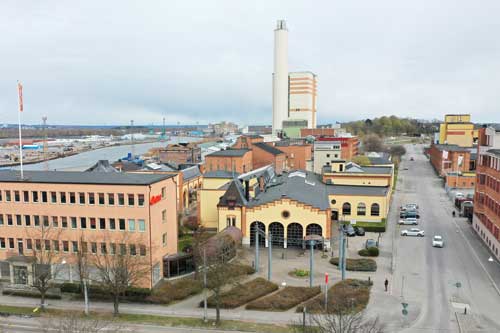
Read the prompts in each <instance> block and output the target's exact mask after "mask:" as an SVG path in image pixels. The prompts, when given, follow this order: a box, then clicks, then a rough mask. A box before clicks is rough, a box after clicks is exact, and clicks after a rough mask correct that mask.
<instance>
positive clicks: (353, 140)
mask: <svg viewBox="0 0 500 333" xmlns="http://www.w3.org/2000/svg"><path fill="white" fill-rule="evenodd" d="M316 140H317V141H338V142H340V148H341V152H340V158H342V159H344V160H347V161H349V160H352V158H353V157H354V156H356V155H358V147H359V140H358V137H356V136H344V137H343V136H340V137H318V138H317V139H316Z"/></svg>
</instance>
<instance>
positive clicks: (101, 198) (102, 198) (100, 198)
mask: <svg viewBox="0 0 500 333" xmlns="http://www.w3.org/2000/svg"><path fill="white" fill-rule="evenodd" d="M97 197H98V198H99V205H104V193H98V194H97Z"/></svg>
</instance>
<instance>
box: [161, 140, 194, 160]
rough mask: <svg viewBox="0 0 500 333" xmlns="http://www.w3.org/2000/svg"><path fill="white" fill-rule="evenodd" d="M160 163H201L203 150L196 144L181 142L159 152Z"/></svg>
mask: <svg viewBox="0 0 500 333" xmlns="http://www.w3.org/2000/svg"><path fill="white" fill-rule="evenodd" d="M159 156H160V162H161V163H168V162H174V163H176V164H185V163H199V162H201V149H200V147H198V145H197V144H196V143H192V142H189V143H187V142H181V143H172V144H169V145H168V146H167V147H166V148H162V149H160V150H159Z"/></svg>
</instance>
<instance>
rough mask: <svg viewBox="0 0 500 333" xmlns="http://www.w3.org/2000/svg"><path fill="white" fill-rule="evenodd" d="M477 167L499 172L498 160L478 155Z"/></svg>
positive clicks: (499, 162)
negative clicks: (480, 166)
mask: <svg viewBox="0 0 500 333" xmlns="http://www.w3.org/2000/svg"><path fill="white" fill-rule="evenodd" d="M479 165H482V166H485V167H488V168H491V169H495V170H497V171H500V158H498V157H493V156H488V155H479Z"/></svg>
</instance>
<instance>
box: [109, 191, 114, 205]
mask: <svg viewBox="0 0 500 333" xmlns="http://www.w3.org/2000/svg"><path fill="white" fill-rule="evenodd" d="M108 205H110V206H114V205H115V194H114V193H108Z"/></svg>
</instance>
